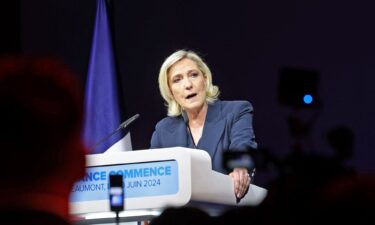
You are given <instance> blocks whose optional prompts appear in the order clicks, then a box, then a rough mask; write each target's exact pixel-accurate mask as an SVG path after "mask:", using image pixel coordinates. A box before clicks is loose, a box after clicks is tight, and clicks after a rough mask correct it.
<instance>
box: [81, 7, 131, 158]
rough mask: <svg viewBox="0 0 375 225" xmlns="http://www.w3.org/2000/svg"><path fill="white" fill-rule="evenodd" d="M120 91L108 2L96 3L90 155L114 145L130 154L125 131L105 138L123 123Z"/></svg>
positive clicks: (87, 127)
mask: <svg viewBox="0 0 375 225" xmlns="http://www.w3.org/2000/svg"><path fill="white" fill-rule="evenodd" d="M119 91H120V90H119V85H118V84H117V75H116V66H115V57H114V53H113V45H112V37H111V30H110V23H109V19H108V16H107V8H106V0H97V12H96V19H95V27H94V32H93V39H92V46H91V55H90V61H89V67H88V74H87V80H86V93H85V119H84V120H85V121H84V130H83V138H84V141H85V144H86V146H87V147H88V149H89V153H103V152H105V151H107V150H108V149H110V148H111V147H112V148H114V144H115V143H116V148H118V149H120V150H131V141H130V134H129V135H126V137H125V134H126V132H125V131H120V132H116V133H115V134H114V135H112V136H110V137H109V138H108V139H107V138H106V137H108V136H109V135H110V134H111V133H112V132H113V131H115V130H116V129H117V128H118V127H119V125H120V124H121V123H122V117H121V115H122V112H121V107H120V102H119V100H120V98H119V95H120V94H121V92H119ZM104 139H105V140H104ZM99 142H100V143H99Z"/></svg>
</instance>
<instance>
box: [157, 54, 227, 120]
mask: <svg viewBox="0 0 375 225" xmlns="http://www.w3.org/2000/svg"><path fill="white" fill-rule="evenodd" d="M185 58H187V59H190V60H192V61H194V62H195V63H196V64H197V66H198V68H199V70H200V71H201V72H202V73H203V76H205V77H206V102H207V103H213V102H215V101H216V100H217V98H218V96H219V94H220V91H219V87H217V86H215V85H213V84H212V74H211V70H210V68H208V66H207V65H206V63H205V62H204V61H203V60H202V58H201V57H199V55H198V54H197V53H195V52H193V51H190V50H189V51H188V50H178V51H176V52H174V53H173V54H171V55H170V56H169V57H168V58H166V59H165V61H164V63H163V64H162V66H161V68H160V72H159V89H160V93H161V96H162V97H163V98H164V100H165V102H166V106H167V108H168V116H178V115H181V113H182V108H181V106H180V105H179V104H178V103H177V102H176V101H175V99H174V98H173V95H172V92H171V90H170V88H169V84H168V72H169V69H170V68H171V67H172V66H173V65H174V64H175V63H177V62H179V61H181V60H182V59H185Z"/></svg>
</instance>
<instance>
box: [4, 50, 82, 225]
mask: <svg viewBox="0 0 375 225" xmlns="http://www.w3.org/2000/svg"><path fill="white" fill-rule="evenodd" d="M81 97H82V92H81V90H80V88H79V85H78V83H77V80H75V78H74V76H73V75H72V73H71V72H70V71H69V70H68V69H67V68H66V67H65V66H64V65H63V64H62V63H61V62H59V61H58V60H55V59H52V58H42V57H26V56H23V57H22V56H14V57H7V58H2V59H0V113H1V115H0V124H1V130H0V132H1V133H0V144H1V159H0V179H1V185H0V218H1V222H3V223H4V224H30V225H33V224H38V225H39V224H54V225H59V224H70V218H69V195H70V192H71V188H72V185H73V184H74V182H75V181H76V180H78V179H80V178H82V177H83V176H84V172H85V157H84V156H85V149H84V147H83V144H82V143H81V139H80V130H81V122H82V109H81V107H82V99H81Z"/></svg>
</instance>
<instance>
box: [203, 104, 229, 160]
mask: <svg viewBox="0 0 375 225" xmlns="http://www.w3.org/2000/svg"><path fill="white" fill-rule="evenodd" d="M219 103H220V102H219V101H218V102H215V103H214V104H209V105H208V112H207V116H206V121H205V124H204V128H203V136H202V137H201V140H200V141H199V144H198V148H201V149H205V150H206V151H207V152H208V153H209V154H210V156H211V158H212V159H213V158H214V157H215V154H216V151H217V145H218V144H219V142H220V139H221V136H222V134H223V131H224V128H225V124H226V120H225V118H224V117H223V116H222V115H221V106H220V104H219Z"/></svg>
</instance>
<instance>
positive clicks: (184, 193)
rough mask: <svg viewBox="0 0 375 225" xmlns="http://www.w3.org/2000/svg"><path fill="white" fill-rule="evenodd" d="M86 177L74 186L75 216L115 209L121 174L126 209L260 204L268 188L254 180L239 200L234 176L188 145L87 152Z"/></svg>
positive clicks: (73, 212) (202, 152) (128, 210)
mask: <svg viewBox="0 0 375 225" xmlns="http://www.w3.org/2000/svg"><path fill="white" fill-rule="evenodd" d="M86 161H87V171H86V177H85V178H84V179H82V180H80V181H79V182H77V183H76V184H75V185H74V186H73V189H72V193H71V199H70V208H71V214H73V215H88V214H90V213H105V212H107V213H108V212H109V213H110V206H109V194H108V181H109V175H110V174H113V173H118V174H122V175H123V177H124V189H125V199H124V202H125V211H124V213H126V212H135V211H137V210H138V211H140V210H141V211H142V210H143V211H144V210H146V211H153V210H158V209H163V208H166V207H170V206H176V207H178V206H184V205H186V204H188V203H190V202H195V201H196V202H203V203H208V204H220V205H229V206H235V205H250V206H256V205H258V204H260V203H261V202H262V201H263V199H264V198H265V197H266V195H267V190H266V189H264V188H262V187H259V186H256V185H253V184H251V185H250V187H249V191H248V193H247V194H246V195H245V197H244V198H242V199H241V201H240V202H239V203H237V201H236V197H235V195H234V186H233V181H232V178H231V177H230V176H228V175H225V174H222V173H219V172H216V171H214V170H212V164H211V158H210V156H209V154H208V153H207V152H206V151H203V150H198V149H190V148H183V147H173V148H162V149H149V150H137V151H128V152H112V153H102V154H93V155H87V156H86Z"/></svg>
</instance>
